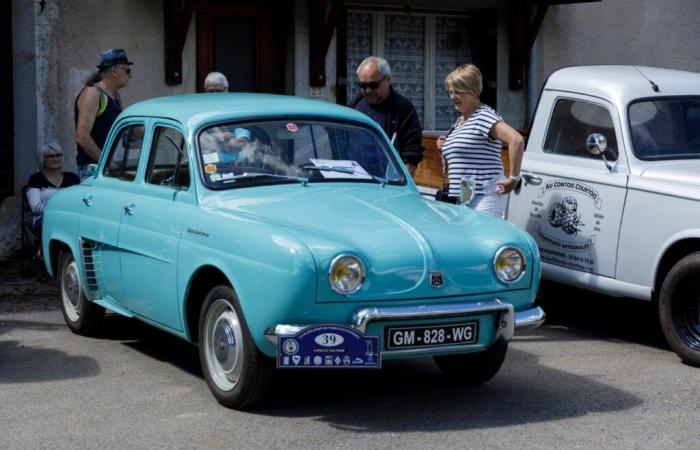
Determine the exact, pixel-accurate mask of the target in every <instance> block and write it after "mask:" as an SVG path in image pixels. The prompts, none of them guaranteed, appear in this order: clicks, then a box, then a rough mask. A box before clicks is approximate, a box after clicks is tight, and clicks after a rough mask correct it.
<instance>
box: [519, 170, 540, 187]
mask: <svg viewBox="0 0 700 450" xmlns="http://www.w3.org/2000/svg"><path fill="white" fill-rule="evenodd" d="M523 180H525V184H534V185H535V186H537V185H540V184H542V178H540V177H538V176H536V175H530V174H529V173H524V174H523Z"/></svg>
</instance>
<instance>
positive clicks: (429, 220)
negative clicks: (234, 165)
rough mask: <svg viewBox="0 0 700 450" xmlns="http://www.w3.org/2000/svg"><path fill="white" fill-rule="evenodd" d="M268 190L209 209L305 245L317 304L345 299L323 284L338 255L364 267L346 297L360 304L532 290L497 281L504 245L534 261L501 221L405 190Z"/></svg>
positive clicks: (219, 200)
mask: <svg viewBox="0 0 700 450" xmlns="http://www.w3.org/2000/svg"><path fill="white" fill-rule="evenodd" d="M272 188H273V187H265V188H256V194H255V195H254V196H251V195H245V196H244V195H238V193H236V194H234V193H230V194H229V195H226V194H225V193H224V194H221V195H218V196H217V197H216V199H215V200H214V201H212V203H211V204H210V205H211V207H213V208H216V209H217V210H219V211H220V212H224V211H225V212H227V213H229V214H235V215H236V216H245V217H247V218H248V219H251V220H257V221H261V222H266V223H270V224H274V225H276V226H277V227H279V229H280V230H284V231H286V232H288V233H291V234H293V235H294V236H295V237H296V238H298V239H300V240H301V241H303V242H304V243H305V244H306V246H307V247H308V248H309V250H310V251H311V253H312V255H313V257H314V259H315V261H316V264H317V268H318V274H319V276H318V293H319V294H318V295H319V299H318V300H319V301H348V298H346V297H345V296H340V295H338V294H337V293H335V292H333V291H332V290H330V289H329V286H328V281H327V275H328V270H329V266H330V262H331V261H332V259H333V258H334V257H335V256H337V255H339V254H341V253H351V254H355V255H357V256H359V257H360V258H361V259H362V260H363V262H364V264H365V267H366V271H367V277H366V281H365V283H364V284H363V287H362V288H361V289H360V290H359V291H358V292H357V293H355V294H353V295H352V298H351V299H357V300H372V299H379V298H381V299H391V298H397V299H406V298H425V297H437V296H445V295H468V294H471V293H484V292H497V291H499V290H504V289H508V288H510V289H513V288H527V287H528V286H529V284H530V280H531V276H526V277H523V279H522V280H521V281H520V282H519V283H518V284H515V285H511V286H506V285H504V284H503V283H501V282H499V281H498V280H497V279H496V277H495V275H494V271H493V268H492V264H493V259H494V254H495V253H496V251H497V250H498V249H499V248H501V247H502V246H504V245H515V246H517V247H519V248H521V249H522V250H523V253H524V254H525V255H526V258H527V259H528V264H529V265H531V263H532V257H533V255H532V250H531V247H530V245H529V241H528V239H527V236H526V235H525V233H524V232H522V231H521V230H519V229H517V228H516V227H515V226H513V225H511V224H509V223H508V222H507V221H505V220H501V219H496V218H493V217H490V216H487V215H484V214H480V213H475V212H474V211H472V210H470V209H468V208H466V207H463V206H456V205H449V204H446V203H439V202H435V201H431V200H425V199H423V198H421V197H420V195H419V194H417V193H416V192H414V191H411V190H409V189H407V188H405V187H402V188H398V187H394V186H386V187H380V186H379V185H375V184H362V185H359V184H357V185H342V186H338V184H337V183H335V184H333V185H330V184H327V185H322V184H311V185H309V186H301V185H290V186H282V187H281V188H282V189H280V186H275V187H274V188H276V189H272ZM247 191H248V192H247V194H250V191H251V190H250V189H248V190H247ZM241 193H242V190H241ZM532 267H533V268H534V265H532ZM435 272H439V273H440V274H441V275H442V278H443V283H444V284H443V286H441V287H437V286H432V285H431V273H435ZM528 275H530V274H528Z"/></svg>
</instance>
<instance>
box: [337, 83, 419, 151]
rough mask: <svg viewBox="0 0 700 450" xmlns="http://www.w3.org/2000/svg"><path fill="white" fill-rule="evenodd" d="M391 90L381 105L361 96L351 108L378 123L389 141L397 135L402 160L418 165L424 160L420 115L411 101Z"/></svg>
mask: <svg viewBox="0 0 700 450" xmlns="http://www.w3.org/2000/svg"><path fill="white" fill-rule="evenodd" d="M390 89H391V94H389V97H387V98H386V100H384V101H383V102H381V103H379V104H376V105H373V104H371V103H369V102H367V100H365V98H364V97H362V96H360V97H358V98H356V99H355V100H354V101H353V102H351V104H350V106H351V107H352V108H355V109H356V110H358V111H360V112H362V113H364V114H366V115H368V116H369V117H371V118H372V119H373V120H374V121H375V122H377V123H378V124H379V126H381V127H382V129H383V130H384V132H385V133H386V135H387V136H389V139H391V137H392V136H393V135H394V133H396V148H397V149H398V151H399V154H400V155H401V159H402V160H403V161H404V162H405V163H411V164H415V165H418V163H419V162H421V161H422V160H423V146H422V145H421V139H422V137H423V135H422V132H421V128H420V122H419V121H418V114H417V113H416V109H415V108H414V107H413V104H412V103H411V101H410V100H409V99H407V98H406V97H404V96H402V95H400V94H398V93H396V91H394V89H393V88H390Z"/></svg>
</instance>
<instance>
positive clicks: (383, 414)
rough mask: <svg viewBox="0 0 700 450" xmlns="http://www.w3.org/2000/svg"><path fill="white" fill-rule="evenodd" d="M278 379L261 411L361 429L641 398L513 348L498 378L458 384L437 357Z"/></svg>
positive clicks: (459, 426)
mask: <svg viewBox="0 0 700 450" xmlns="http://www.w3.org/2000/svg"><path fill="white" fill-rule="evenodd" d="M284 375H285V376H284V377H278V379H277V383H276V385H275V389H274V392H273V393H272V395H271V396H270V399H269V400H268V403H267V404H266V405H265V407H264V408H263V409H261V410H259V411H257V412H258V413H259V414H264V415H271V416H280V417H295V416H318V417H319V420H321V421H323V422H327V423H329V424H330V425H331V426H334V427H337V428H338V429H343V430H354V431H357V432H387V431H388V432H402V431H409V432H410V431H449V430H465V429H479V428H494V427H501V426H508V425H521V424H526V423H531V422H544V421H551V420H561V419H566V418H571V417H578V416H584V415H587V414H591V413H598V412H611V411H620V410H626V409H630V408H633V407H635V406H638V405H640V404H641V400H640V399H639V398H637V397H635V396H634V395H631V394H629V393H626V392H624V391H622V390H619V389H616V388H613V387H610V386H608V385H606V384H604V383H601V382H599V381H597V380H595V379H593V378H589V377H582V376H578V375H573V374H571V373H567V372H564V371H561V370H556V369H552V368H549V367H546V366H543V365H541V364H539V363H538V359H537V357H536V356H534V355H532V354H530V353H528V352H525V351H521V350H514V349H512V348H511V349H510V350H509V354H508V357H507V359H506V364H505V365H504V367H503V369H502V370H501V372H500V373H499V374H498V375H496V377H495V378H493V379H492V380H491V381H490V382H488V383H486V384H483V385H481V386H476V387H461V386H455V385H451V384H449V383H447V382H446V380H445V378H443V377H442V376H441V374H440V373H439V372H438V370H437V368H436V367H435V365H434V364H433V363H432V360H429V359H428V360H422V361H414V362H400V361H395V362H390V363H387V364H385V366H384V368H383V370H382V371H381V372H362V373H360V372H353V373H351V372H333V373H330V372H312V371H307V372H306V373H301V372H295V373H292V374H288V373H285V374H284Z"/></svg>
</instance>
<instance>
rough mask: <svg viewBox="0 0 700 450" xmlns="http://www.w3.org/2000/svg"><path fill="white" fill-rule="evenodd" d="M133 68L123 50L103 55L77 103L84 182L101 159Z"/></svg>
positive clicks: (77, 126)
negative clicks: (120, 95) (121, 92)
mask: <svg viewBox="0 0 700 450" xmlns="http://www.w3.org/2000/svg"><path fill="white" fill-rule="evenodd" d="M132 64H133V63H132V62H131V61H129V60H128V59H127V57H126V52H125V51H124V50H123V49H121V48H116V49H115V48H112V49H109V50H106V51H104V52H102V53H101V54H100V62H99V64H98V65H97V72H95V73H93V74H92V75H91V76H90V77H89V78H88V80H87V81H86V82H85V87H83V89H82V90H81V91H80V93H79V94H78V97H76V99H75V104H74V113H75V141H76V143H77V144H78V155H77V162H78V170H79V175H80V179H81V180H84V179H85V178H87V176H88V174H89V172H88V165H89V164H93V163H96V162H97V161H98V160H99V159H100V153H101V151H102V147H103V146H104V143H105V140H106V139H107V134H109V129H110V128H111V127H112V124H113V123H114V120H115V119H116V118H117V116H118V115H119V113H120V112H121V111H122V105H121V100H120V98H119V89H121V88H123V87H124V86H126V85H127V83H128V82H129V79H130V78H131V67H130V66H131V65H132Z"/></svg>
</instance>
